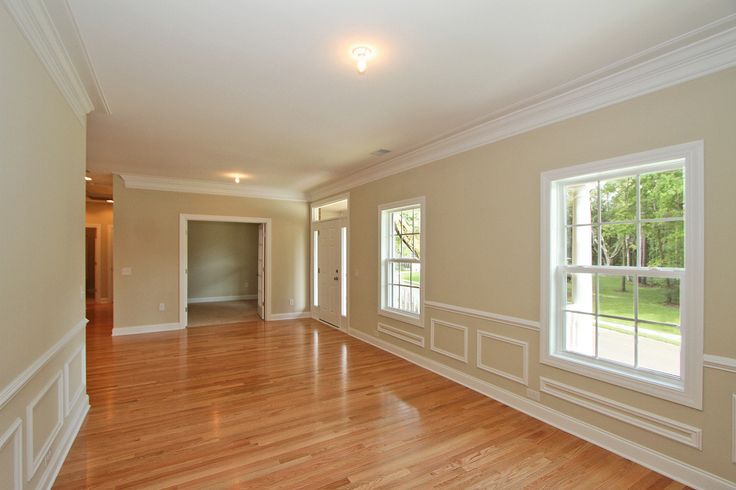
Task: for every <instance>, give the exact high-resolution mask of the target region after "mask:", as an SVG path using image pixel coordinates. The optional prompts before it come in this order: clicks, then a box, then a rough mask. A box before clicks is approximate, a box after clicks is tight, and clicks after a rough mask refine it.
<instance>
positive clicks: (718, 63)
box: [310, 15, 736, 200]
mask: <svg viewBox="0 0 736 490" xmlns="http://www.w3.org/2000/svg"><path fill="white" fill-rule="evenodd" d="M734 25H736V15H729V16H726V17H724V18H722V19H719V20H718V21H716V22H713V23H711V24H709V25H706V26H703V27H701V28H698V29H695V30H693V31H691V32H689V33H686V34H684V35H682V36H679V37H677V38H675V39H672V40H670V41H667V42H664V43H662V44H659V45H657V46H654V47H652V48H649V49H647V50H645V51H642V52H641V53H638V54H636V55H634V56H631V57H629V58H626V59H624V60H620V61H618V62H616V63H613V64H611V65H609V66H607V67H604V68H602V69H600V70H596V71H595V72H592V73H589V74H588V75H585V76H583V77H580V78H578V79H576V80H573V81H571V82H568V83H566V84H564V85H561V86H559V87H556V88H555V89H552V90H548V91H546V92H543V93H540V94H538V95H536V96H534V97H532V98H529V99H526V100H524V101H522V102H520V103H518V104H514V105H511V106H509V107H506V108H505V109H502V110H500V111H497V112H495V113H493V114H491V115H489V116H487V117H486V118H485V120H484V122H481V123H480V124H477V125H475V126H472V127H470V128H468V127H467V126H466V127H465V128H464V129H460V130H459V131H458V130H455V131H451V132H450V133H449V134H447V133H446V134H445V135H443V136H440V137H439V138H436V139H434V140H432V141H429V142H427V143H426V144H424V145H421V146H419V147H418V148H416V149H414V150H411V151H409V152H406V153H404V154H402V155H398V156H396V157H394V158H391V159H389V160H386V161H383V162H381V163H379V164H377V165H372V166H370V167H367V168H363V169H361V170H358V171H357V172H354V173H351V174H349V175H346V176H343V177H338V178H337V179H335V180H332V181H329V182H327V183H325V184H321V185H319V186H317V187H315V188H314V189H312V191H311V193H310V197H311V198H312V199H313V200H314V199H320V198H322V197H324V196H329V195H331V194H336V193H339V192H343V191H345V190H348V189H352V188H355V187H358V186H360V185H363V184H367V183H368V182H373V181H376V180H379V179H382V178H385V177H389V176H391V175H395V174H397V173H400V172H404V171H407V170H410V169H412V168H416V167H419V166H422V165H426V164H428V163H431V162H434V161H437V160H440V159H443V158H447V157H450V156H452V155H456V154H458V153H462V152H465V151H468V150H472V149H474V148H478V147H481V146H484V145H488V144H490V143H494V142H496V141H500V140H503V139H506V138H510V137H511V136H515V135H518V134H522V133H525V132H527V131H531V130H533V129H537V128H540V127H543V126H547V125H549V124H553V123H556V122H560V121H564V120H566V119H570V118H573V117H575V116H579V115H581V114H586V113H589V112H592V111H595V110H597V109H601V108H603V107H607V106H610V105H613V104H617V103H619V102H623V101H626V100H629V99H633V98H635V97H639V96H641V95H645V94H648V93H651V92H655V91H657V90H661V89H664V88H667V87H671V86H673V85H677V84H680V83H683V82H686V81H688V80H693V79H695V78H699V77H702V76H705V75H708V74H711V73H715V72H717V71H720V70H724V69H726V68H729V67H731V66H734V65H736V28H734Z"/></svg>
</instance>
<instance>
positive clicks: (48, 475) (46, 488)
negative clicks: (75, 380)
mask: <svg viewBox="0 0 736 490" xmlns="http://www.w3.org/2000/svg"><path fill="white" fill-rule="evenodd" d="M87 412H89V397H88V396H87V395H85V396H84V403H81V404H79V408H78V412H77V413H76V414H74V415H73V416H72V417H71V418H70V419H68V422H69V423H67V429H66V431H65V432H64V435H63V436H62V437H61V439H60V440H59V443H58V444H57V448H56V450H55V451H54V454H53V456H52V457H51V461H50V462H49V465H48V466H47V467H46V470H45V471H44V472H43V474H42V475H41V477H40V478H39V483H38V485H37V486H36V489H43V490H51V487H52V486H53V485H54V482H55V481H56V477H57V476H58V475H59V471H61V467H62V465H63V464H64V460H66V457H67V455H68V454H69V450H70V449H71V448H72V444H73V443H74V440H75V439H76V438H77V435H78V434H79V430H80V429H81V428H82V422H84V419H85V417H86V416H87Z"/></svg>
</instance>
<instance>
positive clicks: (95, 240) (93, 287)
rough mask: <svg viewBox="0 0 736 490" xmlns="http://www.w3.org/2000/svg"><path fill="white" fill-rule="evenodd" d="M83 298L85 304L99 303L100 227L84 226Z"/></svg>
mask: <svg viewBox="0 0 736 490" xmlns="http://www.w3.org/2000/svg"><path fill="white" fill-rule="evenodd" d="M84 252H85V281H84V282H85V286H84V287H85V298H86V301H87V303H98V302H99V301H100V225H85V227H84Z"/></svg>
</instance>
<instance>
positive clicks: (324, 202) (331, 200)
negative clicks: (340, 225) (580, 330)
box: [309, 192, 350, 223]
mask: <svg viewBox="0 0 736 490" xmlns="http://www.w3.org/2000/svg"><path fill="white" fill-rule="evenodd" d="M340 201H347V202H348V208H347V210H346V211H347V214H346V215H345V216H339V217H337V218H330V219H322V220H319V221H317V220H315V219H314V210H315V209H318V208H322V207H325V206H329V205H330V204H335V203H336V202H340ZM349 215H350V193H349V192H343V193H342V194H338V195H335V196H330V197H326V198H324V199H320V200H319V201H313V202H311V203H309V221H310V222H312V223H322V222H324V221H332V220H336V219H346V218H347V217H348V216H349Z"/></svg>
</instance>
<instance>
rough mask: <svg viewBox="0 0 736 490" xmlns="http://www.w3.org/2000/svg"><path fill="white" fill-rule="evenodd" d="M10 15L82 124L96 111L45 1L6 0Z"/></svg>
mask: <svg viewBox="0 0 736 490" xmlns="http://www.w3.org/2000/svg"><path fill="white" fill-rule="evenodd" d="M4 3H5V6H6V7H7V9H8V11H9V12H10V14H11V15H12V16H13V19H14V20H15V22H16V24H18V27H19V28H20V30H21V32H22V33H23V35H24V36H25V37H26V39H27V40H28V43H29V44H30V45H31V47H32V48H33V50H34V51H35V52H36V55H38V58H39V59H40V60H41V63H42V64H43V65H44V67H45V68H46V70H47V71H48V73H49V75H50V76H51V79H52V80H53V81H54V83H56V86H57V87H58V88H59V90H60V91H61V93H62V95H63V96H64V98H65V99H66V101H67V103H68V104H69V106H70V107H71V108H72V110H73V111H74V114H75V115H76V116H77V118H78V119H79V121H80V122H81V123H82V125H83V126H84V125H86V120H87V114H88V113H89V112H90V111H92V110H93V109H94V106H93V105H92V101H91V100H90V98H89V95H88V94H87V91H86V90H85V88H84V84H83V83H82V80H81V79H80V78H79V74H78V73H77V70H76V69H75V68H74V64H73V63H72V61H71V58H70V57H69V53H67V51H66V49H65V47H64V44H63V43H62V41H61V38H60V37H59V33H58V31H57V30H56V28H55V27H54V24H53V22H52V20H51V17H50V16H49V13H48V11H47V10H46V7H45V5H44V4H43V2H42V0H4Z"/></svg>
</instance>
